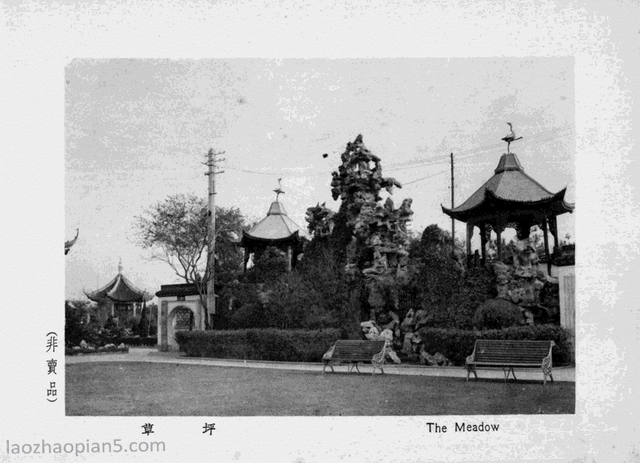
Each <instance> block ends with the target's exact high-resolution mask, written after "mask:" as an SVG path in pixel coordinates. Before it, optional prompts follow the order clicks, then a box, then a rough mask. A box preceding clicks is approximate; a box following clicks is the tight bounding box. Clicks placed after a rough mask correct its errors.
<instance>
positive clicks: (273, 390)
mask: <svg viewBox="0 0 640 463" xmlns="http://www.w3.org/2000/svg"><path fill="white" fill-rule="evenodd" d="M538 413H542V414H557V413H560V414H571V413H575V383H572V382H555V383H551V384H549V383H548V384H547V386H545V387H543V386H542V383H541V382H540V381H535V382H533V381H519V382H517V383H514V382H509V383H504V382H503V381H502V380H479V381H469V382H468V383H467V382H466V381H465V380H464V379H463V378H447V377H432V376H401V375H389V374H386V375H376V376H375V377H372V376H371V375H370V374H353V373H352V374H346V373H336V374H325V375H324V376H323V375H321V374H320V373H316V372H301V371H286V370H267V369H264V370H263V369H251V368H233V367H213V366H211V367H209V366H201V365H183V364H161V363H142V362H141V363H129V362H126V363H125V362H123V363H116V362H108V363H107V362H105V363H80V364H71V365H67V366H66V414H67V415H70V416H77V415H92V416H104V415H111V416H140V415H143V416H366V415H383V416H384V415H387V416H391V415H477V414H487V415H502V414H538Z"/></svg>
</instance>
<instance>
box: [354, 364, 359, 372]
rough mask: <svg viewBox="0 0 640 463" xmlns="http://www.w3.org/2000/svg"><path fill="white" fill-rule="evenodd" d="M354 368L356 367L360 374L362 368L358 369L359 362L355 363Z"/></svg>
mask: <svg viewBox="0 0 640 463" xmlns="http://www.w3.org/2000/svg"><path fill="white" fill-rule="evenodd" d="M354 366H355V367H356V370H358V373H360V368H358V362H356V363H354Z"/></svg>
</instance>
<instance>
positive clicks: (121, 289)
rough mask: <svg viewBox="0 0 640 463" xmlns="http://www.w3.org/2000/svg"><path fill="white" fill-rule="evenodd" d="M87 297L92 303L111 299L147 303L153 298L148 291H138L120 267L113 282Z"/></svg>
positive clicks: (87, 293)
mask: <svg viewBox="0 0 640 463" xmlns="http://www.w3.org/2000/svg"><path fill="white" fill-rule="evenodd" d="M85 294H86V296H87V297H88V298H89V299H91V300H92V301H95V302H99V301H102V300H104V299H110V300H112V301H114V302H145V301H149V300H151V299H152V298H153V296H151V295H150V294H148V293H147V292H146V291H143V290H140V289H138V288H137V287H136V286H134V285H133V283H131V282H130V281H129V279H128V278H126V277H125V276H124V275H123V274H122V267H121V266H119V271H118V274H117V275H116V276H115V278H114V279H113V280H111V281H110V282H109V283H107V284H106V285H105V286H103V287H102V288H100V289H98V290H96V291H91V292H86V291H85Z"/></svg>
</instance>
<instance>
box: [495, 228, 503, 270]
mask: <svg viewBox="0 0 640 463" xmlns="http://www.w3.org/2000/svg"><path fill="white" fill-rule="evenodd" d="M496 240H497V241H496V247H497V248H498V256H497V257H498V261H499V262H502V230H500V229H498V230H496Z"/></svg>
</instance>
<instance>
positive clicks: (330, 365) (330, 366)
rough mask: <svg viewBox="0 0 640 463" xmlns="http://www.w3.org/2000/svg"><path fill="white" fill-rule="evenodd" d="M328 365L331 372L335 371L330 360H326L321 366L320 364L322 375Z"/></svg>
mask: <svg viewBox="0 0 640 463" xmlns="http://www.w3.org/2000/svg"><path fill="white" fill-rule="evenodd" d="M327 367H329V368H331V372H332V373H335V372H336V371H335V370H334V369H333V364H332V363H331V362H326V363H325V364H324V365H323V366H322V374H323V375H324V370H325V369H326V368H327Z"/></svg>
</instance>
